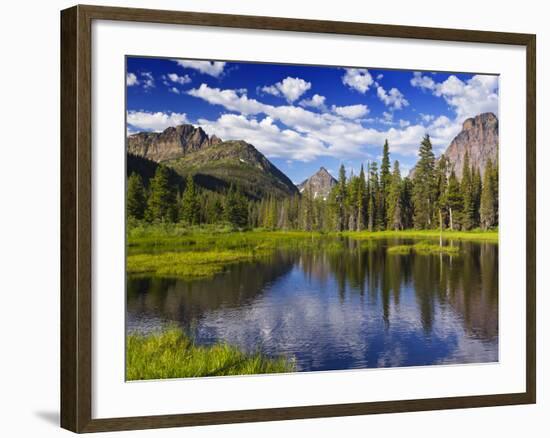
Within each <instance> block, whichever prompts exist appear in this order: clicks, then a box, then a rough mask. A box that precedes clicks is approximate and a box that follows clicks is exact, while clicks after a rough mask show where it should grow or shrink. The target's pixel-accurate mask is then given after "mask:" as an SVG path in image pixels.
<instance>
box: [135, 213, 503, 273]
mask: <svg viewBox="0 0 550 438" xmlns="http://www.w3.org/2000/svg"><path fill="white" fill-rule="evenodd" d="M127 237H128V240H127V241H128V257H127V272H128V273H129V274H137V275H158V276H166V277H178V278H183V279H197V278H204V277H211V276H213V275H215V274H217V273H220V272H223V270H224V269H225V268H226V267H227V266H230V265H232V264H235V263H239V262H244V261H250V260H255V259H259V258H261V257H264V256H267V255H269V254H271V253H273V251H275V250H277V249H296V250H302V251H303V250H311V251H316V250H320V249H322V250H324V251H328V252H339V251H343V250H345V248H346V245H345V243H344V241H343V240H342V239H341V238H342V237H347V238H350V239H353V240H357V241H359V242H360V247H361V248H362V249H374V248H376V243H375V239H380V238H387V239H392V238H396V239H397V238H404V239H415V240H416V239H422V240H423V241H422V242H420V243H419V244H417V245H415V247H414V251H415V252H416V253H418V254H439V253H445V254H458V248H456V247H453V246H441V247H440V246H439V245H435V244H430V243H429V242H424V241H426V240H428V241H429V240H435V239H439V237H440V232H439V231H437V230H405V231H374V232H369V231H360V232H349V231H348V232H343V233H335V232H331V233H323V232H306V231H271V230H264V229H255V230H249V231H235V230H232V229H231V228H229V227H220V226H203V227H184V226H182V225H178V224H159V225H138V226H133V227H129V230H128V236H127ZM442 237H443V238H444V239H446V240H450V239H456V240H477V241H486V242H495V243H498V231H444V232H443V233H442ZM409 246H410V245H398V246H394V247H390V248H389V249H388V253H389V254H408V253H410V251H411V249H407V247H409Z"/></svg>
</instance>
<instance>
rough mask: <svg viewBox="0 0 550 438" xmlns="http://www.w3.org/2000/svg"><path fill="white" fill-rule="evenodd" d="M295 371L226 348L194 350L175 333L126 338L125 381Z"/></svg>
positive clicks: (285, 363)
mask: <svg viewBox="0 0 550 438" xmlns="http://www.w3.org/2000/svg"><path fill="white" fill-rule="evenodd" d="M292 371H296V366H295V364H294V362H293V361H292V360H288V359H285V358H276V359H273V358H269V357H266V356H265V355H262V354H260V353H254V354H245V353H243V352H241V351H240V350H239V349H238V348H235V347H231V346H229V345H226V344H217V345H214V346H209V347H203V346H196V345H194V344H193V342H192V341H191V340H190V339H189V338H188V337H187V336H185V335H184V334H183V332H182V331H181V330H179V329H175V328H171V329H168V330H167V331H165V332H162V333H155V334H151V335H138V334H129V335H128V336H127V337H126V379H127V380H149V379H170V378H182V377H208V376H232V375H244V374H273V373H287V372H292Z"/></svg>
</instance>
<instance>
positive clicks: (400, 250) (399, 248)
mask: <svg viewBox="0 0 550 438" xmlns="http://www.w3.org/2000/svg"><path fill="white" fill-rule="evenodd" d="M413 251H414V252H415V253H416V254H420V255H430V254H447V255H458V254H459V253H460V249H459V248H458V246H449V245H443V246H440V245H434V244H431V243H428V242H419V243H416V244H414V245H394V246H390V247H389V248H388V249H387V250H386V252H387V253H388V254H394V255H408V254H410V253H411V252H413Z"/></svg>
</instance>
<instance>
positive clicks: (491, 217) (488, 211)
mask: <svg viewBox="0 0 550 438" xmlns="http://www.w3.org/2000/svg"><path fill="white" fill-rule="evenodd" d="M495 192H496V190H495V181H494V171H493V165H492V163H491V161H490V160H489V161H488V162H487V165H486V167H485V173H484V175H483V184H482V191H481V205H480V209H479V215H480V224H481V227H482V228H483V229H484V230H487V229H489V228H492V227H494V226H495V224H496V223H497V206H496V202H495V201H496V200H495Z"/></svg>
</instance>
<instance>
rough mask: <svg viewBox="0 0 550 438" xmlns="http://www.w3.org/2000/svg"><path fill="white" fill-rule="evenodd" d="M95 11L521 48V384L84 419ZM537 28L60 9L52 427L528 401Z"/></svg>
mask: <svg viewBox="0 0 550 438" xmlns="http://www.w3.org/2000/svg"><path fill="white" fill-rule="evenodd" d="M94 20H114V21H128V22H146V23H164V24H176V25H177V24H184V25H195V26H216V27H227V28H244V29H262V30H277V31H293V32H315V33H324V34H345V35H356V36H371V37H387V38H412V39H425V40H437V41H453V42H474V43H491V44H504V45H518V46H524V47H525V48H526V58H527V63H526V66H525V68H526V77H527V92H526V96H525V99H526V104H527V105H526V108H527V113H526V120H527V126H526V144H527V169H526V170H527V172H526V175H527V181H526V183H527V192H526V203H527V211H526V221H527V222H526V223H527V230H526V232H527V234H526V243H527V245H526V255H527V259H526V260H527V266H526V269H527V271H526V273H527V276H526V278H527V283H526V293H527V295H526V310H527V318H526V335H527V336H526V339H525V342H526V365H527V367H526V370H525V373H526V391H525V392H522V393H509V394H495V395H481V396H460V397H446V398H431V399H417V400H404V401H383V402H366V403H347V404H336V405H322V406H302V407H288V408H274V409H252V410H241V411H225V412H207V413H196V414H177V415H160V416H140V417H127V418H106V419H104V418H102V419H93V418H92V357H91V356H92V353H91V352H92V288H91V281H92V277H91V271H92V270H91V263H92V256H91V248H92V232H91V230H92V212H91V208H92V207H91V205H92V185H91V181H92V156H91V141H92V139H91V135H92V122H91V119H92V113H91V107H92V90H91V70H92V52H91V43H92V34H91V25H92V22H93V21H94ZM535 58H536V37H535V35H531V34H518V33H502V32H486V31H473V30H458V29H439V28H427V27H410V26H396V25H381V24H364V23H348V22H332V21H318V20H302V19H289V18H274V17H257V16H238V15H226V14H210V13H196V12H175V11H165V10H145V9H129V8H111V7H99V6H80V5H79V6H75V7H72V8H70V9H66V10H64V11H62V12H61V426H62V427H63V428H66V429H68V430H71V431H74V432H79V433H81V432H99V431H115V430H127V429H147V428H162V427H177V426H196V425H210V424H222V423H240V422H255V421H273V420H289V419H305V418H318V417H336V416H350V415H365V414H378V413H395V412H409V411H425V410H436V409H456V408H470V407H483V406H499V405H515V404H529V403H535V401H536V319H535V318H536V312H535V310H536V307H535V306H536V284H535V281H536V280H535V278H536V277H535V266H536V260H535V257H536V255H535V254H536V247H535V245H536V241H535V221H536V200H535V199H536V191H535V184H536V158H535V139H536V76H535V75H536V68H535Z"/></svg>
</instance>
